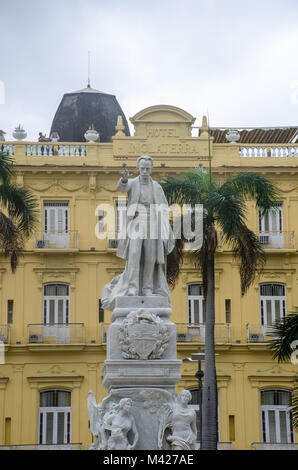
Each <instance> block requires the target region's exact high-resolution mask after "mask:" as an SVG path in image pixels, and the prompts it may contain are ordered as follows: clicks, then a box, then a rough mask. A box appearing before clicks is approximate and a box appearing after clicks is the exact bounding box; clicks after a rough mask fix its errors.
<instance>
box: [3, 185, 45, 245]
mask: <svg viewBox="0 0 298 470" xmlns="http://www.w3.org/2000/svg"><path fill="white" fill-rule="evenodd" d="M0 201H1V203H2V205H3V207H5V208H6V209H7V211H8V214H9V216H10V217H12V218H13V219H14V221H15V223H16V224H17V225H18V227H19V230H20V231H22V232H24V234H25V235H26V236H29V235H30V233H31V232H32V230H33V229H34V228H35V227H36V223H37V201H36V199H35V197H34V196H33V194H32V193H31V191H29V190H28V189H26V188H18V187H16V186H14V185H12V184H10V183H6V184H2V185H1V186H0Z"/></svg>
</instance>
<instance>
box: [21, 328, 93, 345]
mask: <svg viewBox="0 0 298 470" xmlns="http://www.w3.org/2000/svg"><path fill="white" fill-rule="evenodd" d="M28 343H29V344H84V343H85V325H84V323H67V324H65V323H53V324H42V323H34V324H30V325H28Z"/></svg>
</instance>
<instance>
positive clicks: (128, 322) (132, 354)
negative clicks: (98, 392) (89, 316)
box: [91, 296, 182, 450]
mask: <svg viewBox="0 0 298 470" xmlns="http://www.w3.org/2000/svg"><path fill="white" fill-rule="evenodd" d="M170 314H171V307H170V305H169V303H168V299H167V298H165V297H162V296H148V297H147V296H146V297H119V298H117V299H116V301H115V308H114V310H113V312H112V323H111V325H110V326H109V328H108V334H107V359H106V360H105V362H104V365H103V367H102V372H103V385H104V386H105V387H106V388H107V390H108V392H109V394H108V396H107V397H106V398H104V400H103V401H102V404H101V405H95V406H94V414H95V415H96V413H98V412H99V411H98V408H96V406H97V407H98V406H100V408H99V410H101V411H100V412H99V413H100V416H99V417H98V418H97V423H100V425H99V426H98V429H100V435H99V436H98V440H97V444H96V447H95V448H97V449H110V450H111V449H115V450H116V449H125V448H127V449H129V448H130V445H132V446H133V448H134V449H135V450H157V449H161V448H162V449H170V444H169V442H168V441H167V439H165V437H164V436H163V435H162V436H163V437H162V442H161V440H160V439H159V438H158V436H159V434H160V429H162V426H163V424H162V422H161V417H163V416H166V415H167V412H168V411H167V410H169V409H172V408H173V406H175V404H177V402H178V401H179V400H178V398H177V394H176V393H175V386H176V384H177V383H178V382H179V380H180V378H181V376H180V366H181V363H182V361H180V360H177V352H176V325H175V324H174V323H172V322H171V321H170V320H169V316H170ZM91 404H92V403H91ZM128 422H129V423H130V426H131V431H130V432H129V434H128V435H127V437H126V440H123V438H122V437H123V433H122V434H121V433H119V434H118V431H119V429H120V428H119V426H120V427H121V425H122V423H123V426H127V424H125V423H128ZM109 423H112V424H109ZM116 423H118V424H117V425H116ZM119 423H120V425H119ZM132 423H135V424H134V425H133V424H132ZM117 426H118V427H117ZM95 427H96V424H95ZM121 436H122V437H121ZM134 436H137V441H136V442H135V441H134ZM117 439H118V440H117ZM121 439H122V441H121ZM125 446H126V447H125ZM127 446H128V447H127Z"/></svg>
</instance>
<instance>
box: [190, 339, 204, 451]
mask: <svg viewBox="0 0 298 470" xmlns="http://www.w3.org/2000/svg"><path fill="white" fill-rule="evenodd" d="M204 359H205V354H204V353H203V352H202V351H201V348H198V351H197V352H196V353H193V354H192V355H191V360H192V361H198V370H197V372H196V374H195V377H196V378H197V379H198V398H199V407H200V421H199V425H200V449H202V379H203V377H204V372H203V371H202V361H203V360H204Z"/></svg>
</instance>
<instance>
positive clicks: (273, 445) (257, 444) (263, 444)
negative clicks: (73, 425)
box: [251, 442, 298, 450]
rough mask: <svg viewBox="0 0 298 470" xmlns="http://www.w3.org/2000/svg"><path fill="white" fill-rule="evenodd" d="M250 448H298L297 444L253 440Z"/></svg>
mask: <svg viewBox="0 0 298 470" xmlns="http://www.w3.org/2000/svg"><path fill="white" fill-rule="evenodd" d="M251 448H252V450H298V444H282V443H280V442H274V443H267V442H253V443H252V445H251Z"/></svg>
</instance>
